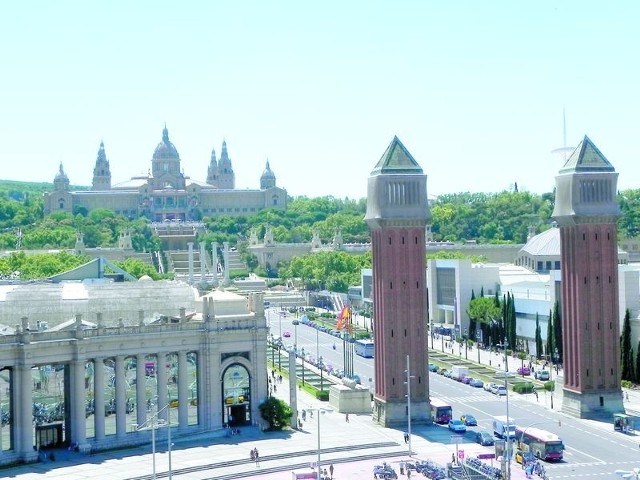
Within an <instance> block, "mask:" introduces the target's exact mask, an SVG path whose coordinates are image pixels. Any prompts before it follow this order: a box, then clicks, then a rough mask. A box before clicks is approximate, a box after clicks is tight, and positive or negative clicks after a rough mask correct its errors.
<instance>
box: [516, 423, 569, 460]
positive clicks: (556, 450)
mask: <svg viewBox="0 0 640 480" xmlns="http://www.w3.org/2000/svg"><path fill="white" fill-rule="evenodd" d="M516 441H517V442H518V447H519V448H520V449H521V450H528V451H530V452H531V453H533V454H534V455H535V456H536V457H537V458H540V459H542V460H545V461H552V460H555V461H558V460H562V455H563V451H564V443H562V439H561V438H560V437H559V436H557V435H556V434H555V433H551V432H547V431H546V430H542V429H540V428H535V427H527V428H522V427H517V428H516Z"/></svg>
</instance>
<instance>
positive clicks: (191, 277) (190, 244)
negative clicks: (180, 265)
mask: <svg viewBox="0 0 640 480" xmlns="http://www.w3.org/2000/svg"><path fill="white" fill-rule="evenodd" d="M187 246H188V247H189V283H190V284H192V283H193V242H189V243H187Z"/></svg>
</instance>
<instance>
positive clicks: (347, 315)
mask: <svg viewBox="0 0 640 480" xmlns="http://www.w3.org/2000/svg"><path fill="white" fill-rule="evenodd" d="M350 319H351V312H350V311H349V307H344V308H343V309H342V311H341V312H340V313H339V314H338V322H337V323H336V330H342V329H343V328H345V327H346V326H347V325H349V324H350V323H351V322H350V321H349V320H350Z"/></svg>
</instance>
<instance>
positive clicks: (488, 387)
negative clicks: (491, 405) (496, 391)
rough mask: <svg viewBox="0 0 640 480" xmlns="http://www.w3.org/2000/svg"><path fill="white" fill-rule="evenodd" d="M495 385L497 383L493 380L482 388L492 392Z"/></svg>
mask: <svg viewBox="0 0 640 480" xmlns="http://www.w3.org/2000/svg"><path fill="white" fill-rule="evenodd" d="M494 385H495V383H493V382H487V383H485V384H484V385H483V387H482V388H484V389H485V390H486V391H487V392H491V389H492V388H493V386H494Z"/></svg>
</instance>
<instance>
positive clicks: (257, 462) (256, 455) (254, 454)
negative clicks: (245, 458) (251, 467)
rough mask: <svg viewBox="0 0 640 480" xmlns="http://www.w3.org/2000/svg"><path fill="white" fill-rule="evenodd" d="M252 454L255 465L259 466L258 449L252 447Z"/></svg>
mask: <svg viewBox="0 0 640 480" xmlns="http://www.w3.org/2000/svg"><path fill="white" fill-rule="evenodd" d="M253 456H254V458H255V460H256V467H259V466H260V456H259V454H258V449H257V448H254V449H253Z"/></svg>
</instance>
